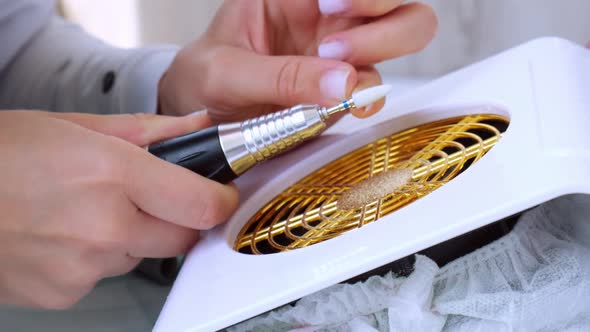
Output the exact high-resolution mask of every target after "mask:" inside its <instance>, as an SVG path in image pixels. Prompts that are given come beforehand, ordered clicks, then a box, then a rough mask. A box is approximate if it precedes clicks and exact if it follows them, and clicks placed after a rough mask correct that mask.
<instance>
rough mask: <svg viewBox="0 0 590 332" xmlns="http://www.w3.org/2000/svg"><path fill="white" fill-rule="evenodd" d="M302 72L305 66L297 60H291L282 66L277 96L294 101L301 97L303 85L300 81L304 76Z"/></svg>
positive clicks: (278, 78)
mask: <svg viewBox="0 0 590 332" xmlns="http://www.w3.org/2000/svg"><path fill="white" fill-rule="evenodd" d="M302 70H303V64H302V63H301V61H299V60H295V59H289V60H287V61H285V62H284V63H283V64H282V65H281V67H280V69H279V73H278V75H277V81H276V84H275V88H276V94H277V96H281V97H282V98H285V99H287V100H292V99H296V98H297V96H298V95H300V93H301V91H300V86H301V84H299V83H300V82H299V81H300V79H301V76H302V75H301V71H302Z"/></svg>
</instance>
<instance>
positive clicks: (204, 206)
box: [197, 190, 238, 230]
mask: <svg viewBox="0 0 590 332" xmlns="http://www.w3.org/2000/svg"><path fill="white" fill-rule="evenodd" d="M237 202H238V197H237V191H235V190H232V193H230V194H229V195H227V194H225V195H224V197H222V196H221V195H220V194H218V195H217V196H212V197H211V198H209V199H207V200H206V201H201V204H200V211H199V217H198V219H197V220H198V221H199V226H200V228H201V229H205V230H207V229H211V228H213V227H215V226H217V225H219V224H220V223H222V222H224V221H226V219H227V218H229V216H230V215H231V214H232V213H233V211H234V210H235V209H236V207H237Z"/></svg>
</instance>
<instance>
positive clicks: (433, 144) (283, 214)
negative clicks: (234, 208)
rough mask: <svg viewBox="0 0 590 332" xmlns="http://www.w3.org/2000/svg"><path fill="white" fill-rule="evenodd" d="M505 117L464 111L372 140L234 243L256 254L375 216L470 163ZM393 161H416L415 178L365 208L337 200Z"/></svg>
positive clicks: (261, 215)
mask: <svg viewBox="0 0 590 332" xmlns="http://www.w3.org/2000/svg"><path fill="white" fill-rule="evenodd" d="M508 123H509V120H508V119H507V118H505V117H502V116H499V115H492V114H477V115H467V116H461V117H454V118H450V119H445V120H440V121H435V122H431V123H427V124H424V125H420V126H417V127H414V128H411V129H407V130H404V131H402V132H399V133H396V134H393V135H390V136H387V137H384V138H381V139H378V140H376V141H374V142H372V143H369V144H367V145H365V146H363V147H361V148H359V149H357V150H355V151H353V152H351V153H349V154H347V155H344V156H342V157H340V158H339V159H336V160H334V161H332V162H330V163H328V164H327V165H325V166H323V167H322V168H320V169H318V170H316V171H314V172H312V173H311V174H309V175H308V176H306V177H305V178H303V179H301V180H300V181H298V182H297V183H295V184H294V185H292V186H290V187H289V188H287V189H286V190H284V191H283V192H282V193H280V194H279V195H277V196H276V197H275V198H274V199H272V200H271V201H270V202H269V203H267V204H266V205H265V206H264V207H262V208H261V209H260V210H259V211H258V212H257V213H256V214H255V215H254V216H252V217H251V218H250V220H249V221H248V222H247V223H246V225H245V226H244V227H243V228H242V230H241V232H240V234H239V235H238V237H237V239H236V241H235V244H234V249H235V250H237V251H239V252H241V253H245V254H255V255H260V254H270V253H277V252H282V251H287V250H293V249H297V248H302V247H307V246H310V245H313V244H315V243H318V242H322V241H325V240H328V239H331V238H334V237H336V236H338V235H340V234H342V233H344V232H347V231H349V230H352V229H355V228H359V227H362V226H364V225H366V224H368V223H370V222H374V221H376V220H378V219H379V218H381V217H383V216H385V215H387V214H389V213H392V212H394V211H396V210H398V209H400V208H402V207H404V206H405V205H407V204H410V203H412V202H414V201H415V200H417V199H419V198H421V197H423V196H425V195H427V194H429V193H431V192H432V191H434V190H436V189H437V188H439V187H441V186H442V185H444V184H445V183H447V182H448V181H450V180H451V179H453V178H454V177H456V176H457V175H459V174H460V173H461V172H463V171H464V170H466V169H467V168H468V167H469V166H470V165H472V164H473V163H474V162H476V161H477V160H479V159H480V158H481V157H482V156H483V155H484V154H485V153H486V152H488V151H489V150H490V149H491V148H492V147H493V146H494V145H495V144H496V142H497V141H498V140H499V139H500V137H501V135H502V133H503V132H505V131H506V129H507V128H508ZM395 168H410V169H412V170H413V176H412V180H411V181H410V182H409V183H408V184H406V185H404V186H403V187H401V188H399V189H398V190H397V191H396V192H394V193H392V194H389V195H387V196H385V197H382V198H381V199H379V200H376V201H374V202H372V203H369V204H367V205H365V206H363V207H362V208H358V209H354V210H340V209H338V208H337V206H336V202H337V201H338V198H339V197H340V196H341V195H342V193H344V192H345V191H347V190H349V189H350V188H351V187H353V186H354V185H356V184H357V183H359V182H361V181H363V180H366V179H367V178H369V177H372V176H374V175H376V174H379V173H381V172H384V171H386V170H390V169H395Z"/></svg>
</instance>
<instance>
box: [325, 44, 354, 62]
mask: <svg viewBox="0 0 590 332" xmlns="http://www.w3.org/2000/svg"><path fill="white" fill-rule="evenodd" d="M349 51H350V49H349V47H348V45H347V44H346V43H344V42H342V41H339V40H335V41H330V42H326V43H322V44H320V46H319V47H318V55H319V56H320V58H326V59H336V60H344V59H345V58H346V57H347V56H348V53H349Z"/></svg>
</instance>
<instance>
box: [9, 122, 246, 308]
mask: <svg viewBox="0 0 590 332" xmlns="http://www.w3.org/2000/svg"><path fill="white" fill-rule="evenodd" d="M209 122H210V121H209V120H207V119H206V118H204V117H202V116H200V117H199V116H190V117H184V118H169V117H163V116H153V115H152V116H150V115H114V116H97V115H83V114H54V113H46V112H33V111H17V112H11V111H4V112H0V155H1V156H2V157H1V158H0V183H1V185H0V211H2V213H1V214H0V266H2V268H0V303H6V304H15V305H23V306H35V307H43V308H49V309H62V308H67V307H69V306H71V305H72V304H74V303H76V302H77V301H78V300H79V299H80V298H81V297H82V296H84V295H85V294H86V293H87V292H89V291H90V290H91V289H92V288H93V286H94V284H95V283H96V282H97V281H98V280H100V279H102V278H106V277H109V276H115V275H119V274H124V273H126V272H128V271H130V270H131V269H133V267H135V265H137V263H138V262H139V260H140V259H141V258H144V257H154V258H161V257H174V256H176V255H180V254H182V253H185V252H186V251H187V250H188V249H189V248H190V247H191V246H192V245H193V244H194V243H195V241H196V240H197V237H198V231H197V230H199V229H207V228H210V227H212V226H214V225H216V224H218V223H221V222H223V221H225V220H226V219H227V218H228V217H229V216H230V215H231V214H232V213H233V210H234V209H235V208H236V206H237V192H236V190H235V188H233V187H231V186H224V185H221V184H218V183H216V182H213V181H210V180H208V179H205V178H203V177H200V176H198V175H196V174H194V173H192V172H190V171H188V170H186V169H184V168H181V167H179V166H176V165H173V164H170V163H167V162H165V161H162V160H160V159H158V158H156V157H154V156H152V155H150V154H149V153H148V152H146V151H145V150H144V149H142V148H141V147H139V146H144V145H148V144H150V143H152V142H154V141H157V140H161V139H164V138H168V137H173V136H177V135H181V134H183V133H186V132H190V131H194V130H197V129H198V128H201V127H204V126H207V125H209Z"/></svg>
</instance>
